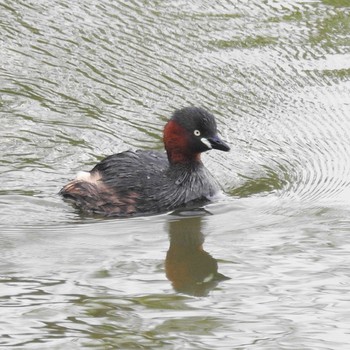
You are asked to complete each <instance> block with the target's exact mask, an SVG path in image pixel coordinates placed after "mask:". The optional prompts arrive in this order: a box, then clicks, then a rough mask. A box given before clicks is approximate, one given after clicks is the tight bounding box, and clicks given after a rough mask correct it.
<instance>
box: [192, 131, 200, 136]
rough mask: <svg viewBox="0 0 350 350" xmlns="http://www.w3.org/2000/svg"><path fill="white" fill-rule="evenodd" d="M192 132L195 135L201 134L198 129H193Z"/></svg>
mask: <svg viewBox="0 0 350 350" xmlns="http://www.w3.org/2000/svg"><path fill="white" fill-rule="evenodd" d="M193 133H194V134H195V136H199V135H200V134H201V132H200V131H199V130H195V131H194V132H193Z"/></svg>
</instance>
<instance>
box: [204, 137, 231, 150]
mask: <svg viewBox="0 0 350 350" xmlns="http://www.w3.org/2000/svg"><path fill="white" fill-rule="evenodd" d="M206 140H208V141H209V143H210V146H211V148H214V149H217V150H220V151H225V152H228V151H229V150H230V147H229V146H228V144H227V143H226V142H225V141H223V140H221V138H220V137H219V136H218V135H215V136H213V137H208V138H207V139H206Z"/></svg>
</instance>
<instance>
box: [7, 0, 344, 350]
mask: <svg viewBox="0 0 350 350" xmlns="http://www.w3.org/2000/svg"><path fill="white" fill-rule="evenodd" d="M349 12H350V8H349V4H348V2H347V1H346V0H343V1H341V0H340V1H335V0H334V1H332V0H329V1H328V0H327V1H314V2H300V1H275V2H260V1H250V2H247V3H241V2H237V3H234V2H202V1H201V2H199V1H192V2H191V3H188V2H183V1H179V2H174V3H172V4H170V3H166V2H148V1H135V2H119V1H118V2H116V1H114V2H112V1H109V0H104V1H98V2H95V1H89V2H84V1H83V2H79V3H71V2H67V1H65V0H57V1H54V2H51V3H45V2H44V3H38V2H32V3H28V2H23V1H5V2H3V3H1V4H0V19H1V20H0V26H1V51H2V55H1V57H0V91H1V94H0V120H1V129H0V136H1V142H0V154H1V157H0V174H1V175H0V177H1V179H2V181H1V186H0V219H1V222H0V231H1V234H0V247H1V258H0V266H1V272H0V283H1V288H0V306H1V310H2V318H1V321H0V333H1V334H2V337H1V340H0V347H3V348H6V349H8V348H11V347H15V346H17V347H19V348H23V349H24V348H28V349H29V348H33V349H34V348H35V349H41V348H48V349H66V348H70V349H75V348H76V349H82V348H90V347H92V348H101V349H106V348H122V349H124V348H125V349H126V348H137V347H143V348H150V349H154V348H164V349H167V348H169V349H183V348H195V349H197V348H203V349H213V348H228V349H232V348H249V349H259V350H260V349H271V348H273V349H276V348H278V349H290V348H292V347H294V348H298V349H347V348H348V344H349V343H350V329H349V326H348V325H349V324H350V320H349V315H350V310H349V297H348V294H349V293H348V292H349V285H350V280H349V268H348V265H349V264H348V256H349V251H350V241H349V238H348V236H349V231H350V222H349V219H348V218H349V210H348V207H349V202H350V200H349V199H350V196H349V194H350V193H349V188H350V186H349V173H350V171H349V170H350V169H349V167H350V165H349V164H350V159H349V155H350V146H349V136H350V135H349V130H350V119H349V108H350V99H349V96H350V94H349V91H350V84H349V68H350V67H349V62H350V61H349V46H350V41H349V36H348V33H349V28H350V22H349V18H350V17H349V14H350V13H349ZM188 104H196V105H202V106H204V107H206V108H208V109H210V110H211V111H212V112H213V113H214V114H215V115H216V117H217V120H218V124H219V128H220V130H221V132H222V134H223V137H224V138H225V139H228V140H229V141H230V144H231V146H232V151H231V152H230V153H228V154H221V153H219V152H217V153H215V152H211V154H208V155H205V157H204V161H205V163H206V164H207V166H208V167H209V168H210V170H211V171H212V172H213V173H214V174H215V176H216V177H217V178H218V180H219V181H220V183H221V184H222V185H223V188H224V190H225V191H226V192H227V193H228V194H229V197H228V199H227V200H226V201H223V202H220V203H215V204H212V205H209V206H207V207H206V211H205V212H194V213H187V215H186V214H184V213H182V214H181V213H176V215H160V216H154V217H148V218H140V219H130V220H104V219H102V218H93V217H86V216H81V215H80V214H79V213H78V212H76V211H75V210H74V209H73V208H71V207H69V206H68V205H66V204H65V203H63V202H62V201H61V199H60V198H59V197H58V196H57V195H56V193H57V192H58V190H59V188H60V187H61V186H62V185H63V184H64V183H66V182H67V180H68V179H69V178H71V177H72V176H74V174H75V173H76V172H77V171H78V170H82V169H89V168H91V166H92V165H93V164H94V163H95V162H96V161H97V160H98V159H101V157H103V156H104V155H108V154H111V153H113V152H119V151H122V150H125V149H128V148H130V147H135V148H150V149H161V148H162V142H161V131H162V127H163V125H164V123H165V121H166V119H167V117H168V116H169V114H170V113H171V112H172V110H173V109H174V108H178V107H181V106H184V105H188ZM179 214H181V215H179ZM203 214H204V215H203ZM188 215H190V216H188ZM212 276H214V279H213V280H211V279H210V277H212ZM215 277H217V278H215ZM224 277H227V278H228V279H226V278H224Z"/></svg>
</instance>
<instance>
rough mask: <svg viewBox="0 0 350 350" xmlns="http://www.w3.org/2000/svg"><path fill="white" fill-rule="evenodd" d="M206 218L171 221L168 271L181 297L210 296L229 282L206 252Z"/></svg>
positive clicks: (167, 259)
mask: <svg viewBox="0 0 350 350" xmlns="http://www.w3.org/2000/svg"><path fill="white" fill-rule="evenodd" d="M201 226H202V217H182V218H178V219H174V220H172V221H169V239H170V247H169V250H168V252H167V255H166V260H165V270H166V276H167V278H168V279H169V280H170V281H171V282H172V285H173V288H174V289H175V290H176V291H177V292H180V293H185V294H189V295H194V296H206V295H208V294H209V292H210V291H211V290H212V289H214V288H215V287H216V286H217V285H218V283H219V282H220V281H223V280H227V279H229V278H228V277H226V276H224V275H222V274H221V273H219V272H218V263H217V261H216V259H214V258H213V257H212V256H211V255H210V254H209V253H207V252H206V251H204V250H203V243H204V235H203V233H202V231H201Z"/></svg>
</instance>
